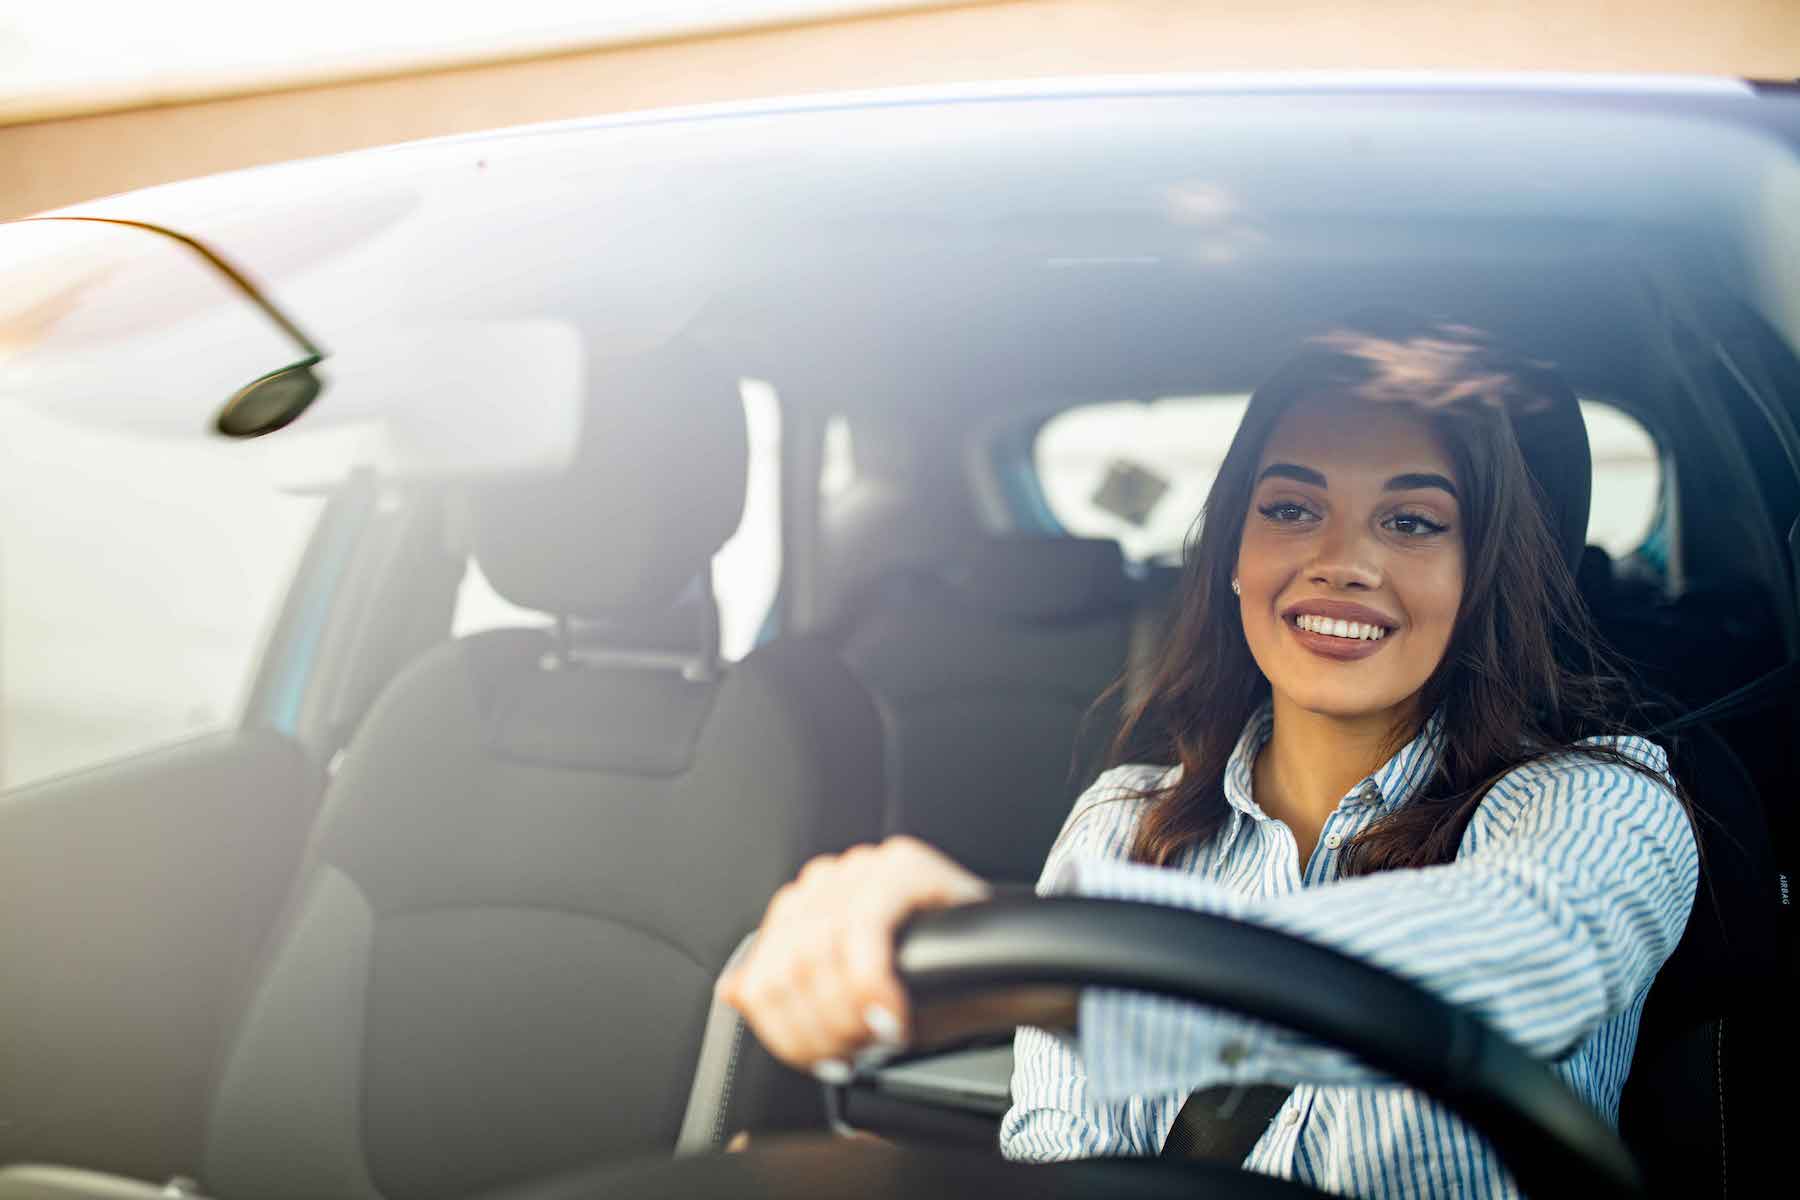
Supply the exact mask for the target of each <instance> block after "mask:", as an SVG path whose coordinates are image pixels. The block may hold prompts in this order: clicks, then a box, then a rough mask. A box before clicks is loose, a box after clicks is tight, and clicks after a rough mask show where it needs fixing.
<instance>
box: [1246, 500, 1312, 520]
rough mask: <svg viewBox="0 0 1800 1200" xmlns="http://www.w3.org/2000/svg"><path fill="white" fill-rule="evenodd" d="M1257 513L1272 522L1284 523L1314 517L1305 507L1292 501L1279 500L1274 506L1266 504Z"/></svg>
mask: <svg viewBox="0 0 1800 1200" xmlns="http://www.w3.org/2000/svg"><path fill="white" fill-rule="evenodd" d="M1257 511H1258V512H1260V513H1262V515H1263V516H1265V517H1267V518H1269V520H1271V521H1277V522H1282V523H1292V522H1294V521H1304V520H1305V519H1306V518H1308V517H1310V516H1312V513H1310V512H1308V511H1307V510H1306V509H1305V508H1304V507H1303V506H1301V505H1298V504H1295V503H1293V502H1292V501H1291V500H1278V501H1276V502H1275V503H1274V504H1265V505H1263V506H1262V507H1261V508H1259V509H1258V510H1257Z"/></svg>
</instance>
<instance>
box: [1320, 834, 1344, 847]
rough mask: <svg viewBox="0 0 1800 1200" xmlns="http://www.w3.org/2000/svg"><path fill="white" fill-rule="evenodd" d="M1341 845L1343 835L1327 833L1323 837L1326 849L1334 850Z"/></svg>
mask: <svg viewBox="0 0 1800 1200" xmlns="http://www.w3.org/2000/svg"><path fill="white" fill-rule="evenodd" d="M1343 844H1344V835H1343V834H1341V833H1328V834H1326V835H1325V845H1326V848H1327V849H1331V850H1336V849H1337V848H1338V847H1339V846H1341V845H1343Z"/></svg>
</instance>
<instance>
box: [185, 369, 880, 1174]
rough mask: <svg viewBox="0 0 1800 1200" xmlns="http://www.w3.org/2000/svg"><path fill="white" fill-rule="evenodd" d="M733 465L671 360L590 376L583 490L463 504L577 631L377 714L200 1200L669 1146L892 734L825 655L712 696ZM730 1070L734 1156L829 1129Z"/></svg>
mask: <svg viewBox="0 0 1800 1200" xmlns="http://www.w3.org/2000/svg"><path fill="white" fill-rule="evenodd" d="M746 457H747V448H746V434H745V428H744V418H743V411H742V407H741V404H740V402H739V400H738V397H737V394H736V386H735V380H734V379H733V378H731V377H730V376H729V375H726V374H716V375H715V374H709V373H704V372H701V371H699V370H698V369H697V368H695V367H693V366H692V365H691V363H690V362H689V361H688V359H687V358H686V357H683V358H681V359H679V360H678V359H676V358H675V357H674V356H665V357H663V358H662V359H661V360H654V359H653V360H646V361H640V362H637V363H634V364H631V365H629V366H628V367H621V368H618V369H616V370H612V371H610V372H607V373H603V374H602V375H601V376H600V379H599V382H598V383H597V384H596V385H595V395H594V399H593V407H592V409H591V411H590V418H589V432H588V433H587V434H585V435H584V437H583V442H582V446H581V449H580V453H579V455H578V457H577V459H576V461H575V462H574V463H573V464H572V465H571V466H570V467H569V468H568V469H567V470H566V471H565V472H564V473H563V474H561V475H560V476H558V477H556V478H554V479H548V480H545V481H542V482H538V483H532V484H513V485H509V486H506V487H501V488H489V489H488V490H486V491H483V492H480V493H478V494H475V495H474V496H473V497H472V500H471V525H472V528H473V539H474V552H475V555H476V557H477V559H478V560H479V562H480V563H481V565H482V567H483V569H484V570H485V572H486V573H487V575H488V578H489V579H490V581H491V582H492V583H493V585H494V587H495V588H496V589H497V590H498V591H499V592H500V593H501V594H502V595H504V596H505V597H507V598H508V599H509V600H511V601H513V602H514V603H516V604H519V605H522V606H524V607H528V608H533V609H537V610H541V611H545V612H550V613H555V614H558V615H560V616H564V617H568V618H572V619H571V620H570V621H568V622H566V623H565V624H564V626H563V629H564V633H563V634H562V635H561V636H559V635H558V634H556V633H546V632H543V631H537V630H516V629H515V630H500V631H495V632H490V633H483V634H479V635H476V636H472V637H469V638H465V639H462V640H460V641H456V642H452V643H449V644H446V645H443V646H441V647H439V648H438V649H436V650H435V651H433V652H431V653H429V654H427V655H426V656H425V657H424V658H423V659H422V660H421V661H419V662H417V663H415V664H413V665H412V666H411V667H410V668H408V669H407V670H406V671H405V672H404V673H403V674H402V675H401V676H400V677H399V678H398V679H396V681H395V682H394V683H393V684H392V685H391V686H390V688H389V689H388V690H387V692H386V694H385V695H384V696H383V697H382V698H381V699H380V700H378V701H377V703H376V705H375V706H374V708H373V710H372V711H371V713H370V715H369V717H368V718H367V720H366V721H365V722H364V725H363V727H362V729H361V730H360V731H359V732H358V734H357V736H356V738H355V740H354V741H353V742H352V744H351V746H350V748H349V751H348V754H347V756H346V758H345V760H344V762H343V764H342V767H341V769H340V771H339V772H338V774H337V777H336V779H335V780H334V782H333V785H332V787H331V789H330V793H329V795H328V797H327V799H326V803H325V808H324V811H323V814H322V816H321V819H320V823H319V826H318V828H317V829H316V831H315V834H314V842H313V847H312V850H311V855H310V859H309V862H308V865H307V867H306V869H305V871H304V873H303V888H302V890H301V892H300V894H299V896H298V898H297V900H296V903H295V904H294V906H293V912H292V917H291V920H290V922H289V923H288V925H287V926H286V928H285V930H284V933H283V935H282V937H281V939H280V942H279V945H278V948H277V950H276V952H275V953H274V954H273V956H272V960H271V963H270V966H269V969H268V971H267V974H266V976H265V977H264V978H263V980H262V981H261V984H260V986H259V988H258V990H257V993H256V995H255V996H254V998H253V1000H252V1002H251V1004H250V1006H249V1010H248V1012H247V1015H246V1016H245V1018H244V1020H243V1022H242V1025H241V1028H240V1029H239V1031H238V1034H237V1036H236V1038H235V1041H234V1044H233V1046H232V1048H231V1051H230V1053H229V1056H228V1058H227V1061H226V1062H225V1064H224V1067H223V1069H222V1072H221V1078H220V1081H219V1085H218V1088H217V1091H216V1102H215V1106H214V1111H213V1118H212V1122H211V1127H210V1130H209V1136H208V1146H207V1155H206V1161H205V1163H204V1164H203V1176H202V1178H203V1182H204V1185H205V1187H206V1188H207V1189H208V1194H212V1195H218V1196H221V1197H226V1198H228V1200H245V1198H251V1197H307V1198H309V1200H317V1198H320V1197H382V1198H384V1200H410V1198H413V1197H421V1198H422V1197H448V1196H465V1195H475V1194H481V1193H484V1192H490V1191H502V1190H504V1191H506V1193H507V1194H509V1195H512V1194H518V1195H529V1194H531V1192H532V1189H533V1186H534V1184H535V1183H536V1182H545V1181H551V1180H554V1179H557V1178H561V1179H563V1180H566V1179H568V1178H569V1177H570V1176H571V1175H575V1176H579V1175H580V1173H582V1172H583V1171H585V1170H589V1169H591V1168H593V1167H594V1166H595V1165H596V1164H603V1163H606V1162H607V1161H609V1160H614V1159H617V1158H619V1157H621V1156H626V1155H642V1154H653V1153H668V1152H671V1151H672V1150H673V1149H674V1147H675V1142H676V1135H677V1131H678V1129H679V1128H680V1126H681V1124H682V1120H683V1113H684V1110H685V1109H686V1107H687V1104H688V1100H689V1087H690V1082H691V1081H692V1079H693V1077H694V1067H695V1061H696V1056H697V1054H698V1051H699V1046H700V1040H701V1029H702V1025H703V1023H704V1021H705V1019H706V1015H707V1010H708V1006H709V1002H710V1000H711V988H712V984H713V981H714V979H715V977H716V975H717V973H718V971H719V969H720V967H721V966H722V965H723V964H724V962H725V961H726V959H727V957H728V956H729V955H730V954H731V952H732V950H733V948H734V946H735V945H736V944H737V943H738V941H739V940H740V938H742V937H743V935H744V934H745V933H746V932H747V931H748V930H749V929H750V928H752V927H753V926H754V925H755V923H756V922H757V921H758V920H759V919H760V917H761V914H762V911H763V908H764V906H765V905H766V904H767V901H768V899H769V896H770V894H771V893H772V892H773V891H774V890H775V889H776V888H777V887H778V886H779V885H780V884H781V883H782V882H783V881H785V880H786V879H788V878H790V877H791V876H792V874H793V873H794V871H795V870H796V869H797V868H798V867H799V866H800V865H801V864H802V863H803V862H804V861H805V859H806V858H808V857H809V856H810V855H812V854H815V853H818V852H821V851H824V850H831V849H838V848H841V847H843V846H845V845H847V844H849V843H851V842H854V841H858V840H865V839H867V838H869V837H871V836H873V834H874V833H875V829H874V820H875V814H876V812H877V810H878V807H879V787H880V784H879V778H880V774H879V773H880V766H881V762H880V755H881V746H880V728H879V725H878V720H877V716H876V713H875V709H874V706H873V704H872V702H871V701H870V699H869V697H868V695H867V693H866V692H865V691H864V689H863V688H862V687H860V686H859V685H858V684H857V683H856V681H855V680H854V678H853V677H852V676H851V675H850V674H849V673H848V671H847V670H846V669H845V668H844V667H843V666H842V665H841V663H840V662H839V661H838V660H837V659H836V658H835V656H834V654H833V653H832V652H831V651H830V650H829V649H828V648H827V647H826V646H825V645H824V644H822V643H818V642H809V641H803V640H800V641H792V642H786V643H777V644H772V645H770V646H768V647H766V648H764V649H762V650H759V651H757V652H756V653H753V654H751V655H750V656H749V657H747V658H746V659H745V660H743V661H742V662H740V663H738V664H735V665H733V666H731V667H729V668H726V669H723V670H719V669H717V664H716V662H715V661H714V659H715V651H714V646H715V645H716V618H717V614H716V608H715V606H714V605H713V603H712V600H711V594H710V590H709V589H707V588H705V587H703V586H700V585H699V584H697V582H696V581H703V580H704V579H705V578H706V575H707V567H708V563H709V561H710V559H711V556H712V555H713V553H714V552H715V551H716V550H717V548H718V547H719V545H720V544H721V543H722V542H723V541H724V540H725V539H726V537H727V536H728V535H729V534H730V533H731V531H732V530H733V528H734V527H735V526H736V524H737V522H738V518H739V514H740V509H741V505H742V501H743V490H744V480H745V469H746V467H745V464H746ZM684 593H685V595H686V599H685V601H683V602H678V599H679V598H680V597H682V596H683V594H684ZM683 608H685V609H686V610H688V611H689V612H690V613H691V615H692V620H691V621H688V620H685V619H681V620H674V621H672V620H671V613H675V612H679V611H681V610H682V609H683ZM671 625H673V626H674V628H675V629H676V630H677V631H678V632H677V636H675V637H674V638H671V636H670V633H669V630H670V627H671ZM683 629H691V630H692V631H693V633H692V635H691V636H688V637H687V638H686V642H687V644H686V645H681V644H679V643H680V642H681V641H682V640H683V639H682V637H681V636H680V634H679V631H681V630H683ZM741 1050H742V1052H741V1054H738V1055H735V1056H734V1061H735V1062H736V1063H737V1069H736V1070H735V1071H734V1073H733V1075H732V1078H731V1079H730V1080H729V1081H728V1086H729V1087H730V1088H731V1095H730V1097H729V1103H728V1104H727V1105H726V1106H725V1107H724V1109H723V1111H722V1114H721V1117H720V1121H719V1125H720V1127H721V1128H725V1127H727V1126H729V1127H732V1128H735V1127H737V1126H739V1125H754V1126H759V1127H767V1126H770V1125H775V1126H780V1125H794V1124H804V1123H806V1122H808V1121H809V1120H811V1119H816V1106H817V1088H816V1085H814V1084H813V1083H812V1081H811V1080H810V1079H805V1078H802V1077H800V1076H797V1075H794V1074H793V1073H791V1072H786V1071H784V1070H781V1069H780V1068H778V1067H776V1066H775V1065H774V1064H773V1063H772V1062H771V1061H770V1060H768V1059H767V1058H766V1057H762V1056H761V1052H760V1051H759V1050H758V1049H757V1048H756V1047H755V1046H754V1044H753V1043H747V1044H745V1045H744V1046H743V1047H742V1048H741Z"/></svg>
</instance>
